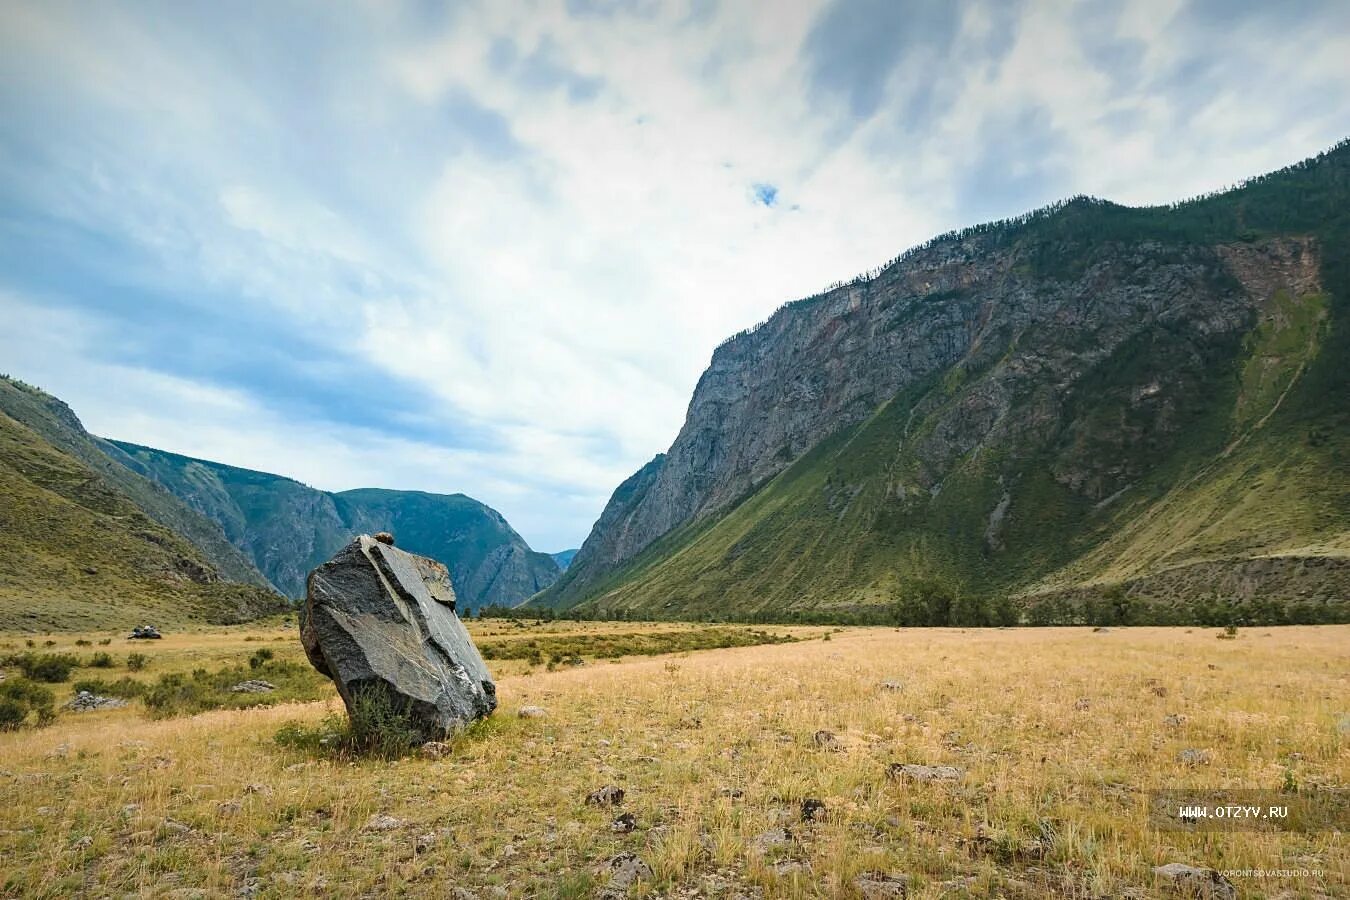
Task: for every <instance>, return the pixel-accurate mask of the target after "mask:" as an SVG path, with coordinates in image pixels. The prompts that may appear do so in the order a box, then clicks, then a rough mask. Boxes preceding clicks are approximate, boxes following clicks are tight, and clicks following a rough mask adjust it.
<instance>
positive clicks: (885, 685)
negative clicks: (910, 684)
mask: <svg viewBox="0 0 1350 900" xmlns="http://www.w3.org/2000/svg"><path fill="white" fill-rule="evenodd" d="M878 687H880V688H881V689H882V690H883V691H891V692H895V691H903V690H904V689H905V684H904V682H902V681H883V682H882V683H881V684H880V685H878Z"/></svg>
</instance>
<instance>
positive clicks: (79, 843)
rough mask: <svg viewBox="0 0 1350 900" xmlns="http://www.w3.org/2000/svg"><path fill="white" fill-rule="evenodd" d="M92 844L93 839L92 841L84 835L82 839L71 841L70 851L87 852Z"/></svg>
mask: <svg viewBox="0 0 1350 900" xmlns="http://www.w3.org/2000/svg"><path fill="white" fill-rule="evenodd" d="M93 843H94V839H93V838H92V837H90V836H89V835H87V834H86V835H85V836H84V837H82V838H77V839H76V840H74V841H71V843H70V849H72V850H87V849H89V847H90V846H91V845H92V844H93Z"/></svg>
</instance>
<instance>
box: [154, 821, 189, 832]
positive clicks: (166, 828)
mask: <svg viewBox="0 0 1350 900" xmlns="http://www.w3.org/2000/svg"><path fill="white" fill-rule="evenodd" d="M159 827H160V830H161V831H163V832H165V833H166V834H190V833H191V832H192V826H191V825H184V824H183V823H182V822H179V821H176V820H174V819H165V820H164V821H163V822H162V823H160V826H159Z"/></svg>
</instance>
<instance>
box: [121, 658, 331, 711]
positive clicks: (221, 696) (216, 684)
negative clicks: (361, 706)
mask: <svg viewBox="0 0 1350 900" xmlns="http://www.w3.org/2000/svg"><path fill="white" fill-rule="evenodd" d="M259 677H261V678H263V679H264V680H266V681H269V682H271V683H272V684H273V685H274V686H275V688H276V689H275V690H273V691H270V692H267V693H260V694H254V693H244V692H240V693H235V692H234V691H232V690H231V688H232V687H233V686H234V685H236V684H238V683H239V682H241V681H247V680H249V679H251V678H259ZM330 684H331V682H330V681H328V679H326V678H324V677H323V676H321V675H320V674H319V673H318V672H316V671H314V669H312V668H311V667H309V666H304V665H300V664H298V663H293V662H284V661H282V662H277V661H269V662H265V663H262V664H261V665H259V666H257V667H256V668H250V669H246V668H244V667H243V666H241V665H233V666H227V667H225V668H223V669H218V670H217V671H214V672H208V671H207V670H206V669H196V670H194V671H193V672H192V674H191V675H184V674H182V673H180V672H174V673H171V674H168V675H161V676H160V677H159V679H158V680H157V681H156V682H154V684H152V685H150V686H149V687H148V688H147V689H146V691H145V695H144V700H145V708H146V710H147V711H148V712H149V713H150V715H151V716H152V717H153V718H157V719H163V718H168V717H170V716H180V715H195V714H196V713H200V712H206V711H207V710H212V709H245V708H247V707H251V706H270V705H272V704H274V703H282V702H290V701H295V700H318V699H321V698H322V697H323V696H324V695H325V694H326V692H327V690H328V688H329V685H330Z"/></svg>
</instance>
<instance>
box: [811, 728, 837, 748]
mask: <svg viewBox="0 0 1350 900" xmlns="http://www.w3.org/2000/svg"><path fill="white" fill-rule="evenodd" d="M811 741H812V742H813V743H814V744H815V745H816V746H817V747H819V748H820V749H822V750H838V749H840V746H839V738H837V737H835V736H834V732H832V731H817V732H816V733H815V734H813V735H811Z"/></svg>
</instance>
